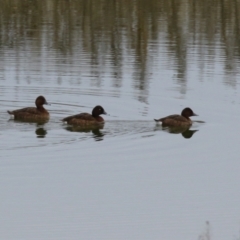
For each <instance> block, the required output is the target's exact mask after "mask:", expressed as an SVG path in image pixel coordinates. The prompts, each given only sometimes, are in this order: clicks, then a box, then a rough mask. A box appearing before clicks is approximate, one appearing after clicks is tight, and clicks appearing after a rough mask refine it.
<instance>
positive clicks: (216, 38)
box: [0, 0, 240, 102]
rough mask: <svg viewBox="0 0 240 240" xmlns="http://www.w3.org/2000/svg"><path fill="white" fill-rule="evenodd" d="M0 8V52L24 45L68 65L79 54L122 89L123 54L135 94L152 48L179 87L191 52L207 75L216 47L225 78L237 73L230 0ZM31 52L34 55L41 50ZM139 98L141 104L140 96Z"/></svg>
mask: <svg viewBox="0 0 240 240" xmlns="http://www.w3.org/2000/svg"><path fill="white" fill-rule="evenodd" d="M0 4H1V8H0V16H1V18H0V33H1V37H0V51H1V50H2V49H3V48H6V47H7V48H8V49H14V50H15V51H16V52H19V51H21V49H22V48H21V46H23V47H26V46H27V45H30V47H32V48H35V49H41V48H43V47H47V48H48V49H54V50H55V51H56V52H57V53H58V54H61V55H62V56H67V59H68V60H66V61H70V62H71V56H72V55H73V54H74V52H75V51H76V49H78V48H82V50H83V51H84V52H85V53H86V54H88V55H89V57H90V59H91V63H90V64H91V65H92V66H98V65H101V64H100V63H101V62H102V63H103V65H104V61H106V59H105V58H104V57H105V56H106V55H107V56H110V57H109V58H110V64H111V66H112V68H113V69H114V71H113V75H114V77H113V85H114V86H115V87H120V86H121V77H122V65H123V61H124V59H123V51H124V50H126V52H127V53H129V55H131V56H132V57H133V60H134V65H135V68H136V69H135V71H134V74H133V77H134V79H135V81H134V87H135V88H136V89H139V90H147V88H148V84H147V78H148V77H149V74H150V73H151V67H150V66H151V65H152V61H153V60H152V58H151V57H153V56H158V54H159V53H158V46H159V45H158V44H155V43H156V42H158V43H161V42H164V43H165V44H166V48H167V49H168V54H169V58H171V59H172V60H173V61H174V65H175V66H176V73H177V74H176V76H177V79H178V81H180V82H181V81H182V82H184V81H186V72H187V68H188V62H187V59H188V53H189V52H191V51H192V50H193V49H194V50H196V51H197V52H198V53H199V56H200V58H201V59H202V57H203V58H204V56H206V55H207V56H208V62H207V66H202V65H201V63H200V66H199V68H202V67H208V68H209V66H211V65H213V64H214V58H215V56H216V54H217V53H216V45H218V46H220V45H221V46H224V48H223V49H225V52H224V53H222V54H223V55H224V57H223V59H224V61H225V71H226V72H227V73H229V72H235V71H236V69H237V65H236V63H237V61H238V59H239V56H240V47H239V44H240V41H239V40H240V39H239V38H240V35H239V24H240V21H239V17H238V16H239V9H240V3H239V2H237V1H219V0H213V1H207V0H203V1H190V0H182V1H176V0H163V1H158V0H138V1H108V0H101V1H99V0H97V1H96V0H94V1H93V0H88V1H86V0H79V1H71V0H68V1H66V0H34V1H30V0H29V1H19V0H1V1H0ZM29 40H30V42H29ZM190 45H191V48H192V49H190V48H189V46H190ZM203 46H204V48H203ZM37 52H39V54H41V51H40V50H39V51H37ZM31 54H36V53H35V52H33V53H31ZM173 56H174V57H173ZM79 57H80V58H81V56H79ZM56 61H57V60H56ZM99 71H102V69H101V70H98V69H95V68H94V67H93V68H92V73H93V74H95V75H96V76H97V75H99ZM138 98H139V100H140V101H143V102H146V99H144V97H143V96H139V97H138Z"/></svg>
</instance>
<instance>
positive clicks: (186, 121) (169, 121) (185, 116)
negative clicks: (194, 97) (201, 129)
mask: <svg viewBox="0 0 240 240" xmlns="http://www.w3.org/2000/svg"><path fill="white" fill-rule="evenodd" d="M192 116H198V115H197V114H196V113H194V112H193V110H192V109H191V108H189V107H187V108H184V109H183V110H182V113H181V115H178V114H174V115H169V116H167V117H164V118H160V119H154V120H155V122H157V123H160V124H162V126H166V127H186V126H191V125H192V120H191V119H190V117H192Z"/></svg>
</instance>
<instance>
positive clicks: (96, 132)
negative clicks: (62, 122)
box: [65, 125, 105, 141]
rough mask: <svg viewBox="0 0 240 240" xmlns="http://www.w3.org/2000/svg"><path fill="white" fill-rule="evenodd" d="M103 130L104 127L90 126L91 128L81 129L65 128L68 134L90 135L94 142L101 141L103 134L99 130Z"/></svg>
mask: <svg viewBox="0 0 240 240" xmlns="http://www.w3.org/2000/svg"><path fill="white" fill-rule="evenodd" d="M103 128H104V125H101V126H92V127H81V126H67V127H65V129H66V130H67V131H69V132H81V133H90V132H91V133H92V134H93V135H92V137H93V138H94V140H95V141H102V140H103V137H104V135H105V134H104V133H103V132H102V131H101V129H103Z"/></svg>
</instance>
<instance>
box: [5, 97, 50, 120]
mask: <svg viewBox="0 0 240 240" xmlns="http://www.w3.org/2000/svg"><path fill="white" fill-rule="evenodd" d="M44 104H45V105H50V104H49V103H48V102H47V101H46V99H45V97H44V96H38V97H37V98H36V100H35V105H36V107H26V108H21V109H17V110H13V111H7V112H8V113H9V114H10V115H12V117H13V118H14V119H19V120H25V121H27V120H48V119H49V112H48V111H47V110H46V109H45V108H44V107H43V105H44Z"/></svg>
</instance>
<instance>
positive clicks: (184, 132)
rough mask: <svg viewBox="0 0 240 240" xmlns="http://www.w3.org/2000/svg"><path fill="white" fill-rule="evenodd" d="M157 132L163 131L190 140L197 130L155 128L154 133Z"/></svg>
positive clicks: (187, 128)
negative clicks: (180, 135)
mask: <svg viewBox="0 0 240 240" xmlns="http://www.w3.org/2000/svg"><path fill="white" fill-rule="evenodd" d="M157 130H163V131H165V132H168V133H173V134H180V133H181V134H182V136H183V137H184V138H187V139H188V138H191V137H192V136H193V134H194V133H195V132H197V131H198V130H191V129H190V127H162V126H156V127H155V131H157Z"/></svg>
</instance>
